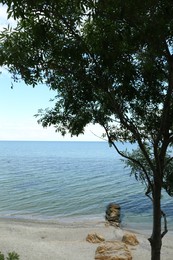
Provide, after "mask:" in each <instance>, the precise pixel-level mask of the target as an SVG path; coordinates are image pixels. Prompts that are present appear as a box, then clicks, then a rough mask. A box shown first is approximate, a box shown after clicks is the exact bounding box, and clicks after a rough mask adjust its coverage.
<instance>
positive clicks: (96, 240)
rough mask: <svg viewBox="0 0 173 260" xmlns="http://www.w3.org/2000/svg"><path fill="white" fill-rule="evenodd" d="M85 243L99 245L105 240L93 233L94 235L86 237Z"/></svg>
mask: <svg viewBox="0 0 173 260" xmlns="http://www.w3.org/2000/svg"><path fill="white" fill-rule="evenodd" d="M86 241H88V242H89V243H101V242H103V241H105V239H104V237H103V236H101V235H99V234H97V233H94V234H88V236H87V237H86Z"/></svg>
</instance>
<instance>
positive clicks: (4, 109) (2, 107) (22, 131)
mask: <svg viewBox="0 0 173 260" xmlns="http://www.w3.org/2000/svg"><path fill="white" fill-rule="evenodd" d="M8 22H10V23H11V24H13V23H14V22H13V20H12V19H11V20H10V21H7V19H6V8H5V7H3V6H2V5H0V30H2V29H3V27H5V26H6V25H7V24H8ZM0 71H2V74H0V140H20V141H22V140H26V141H100V140H101V139H100V138H99V137H100V136H101V135H102V133H103V129H102V128H101V127H100V126H98V125H95V126H93V125H89V126H87V127H86V130H85V134H84V135H79V136H78V137H73V138H72V137H71V136H70V135H66V136H65V137H62V136H61V134H60V133H57V132H55V128H54V127H48V128H43V127H42V126H41V125H39V124H38V123H37V119H36V118H35V117H34V115H35V114H37V112H38V109H40V108H43V109H45V108H47V107H52V106H53V104H52V103H51V102H50V99H52V98H53V97H54V96H55V95H56V93H55V92H54V91H51V90H49V88H48V87H47V86H46V85H38V86H36V87H35V88H33V87H32V86H28V85H26V84H25V83H24V82H20V83H13V89H12V88H11V83H12V82H13V81H12V79H11V75H10V74H9V73H8V72H7V71H6V70H5V69H4V68H0Z"/></svg>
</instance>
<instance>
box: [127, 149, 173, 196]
mask: <svg viewBox="0 0 173 260" xmlns="http://www.w3.org/2000/svg"><path fill="white" fill-rule="evenodd" d="M147 153H148V154H149V155H150V158H152V162H153V164H154V165H156V163H155V159H154V155H153V154H152V153H151V147H149V146H148V149H147ZM125 156H126V157H127V158H129V159H126V160H123V161H124V162H125V165H126V167H129V169H130V172H131V175H134V176H135V179H136V180H137V181H140V182H141V183H142V184H144V185H145V188H146V192H148V191H150V192H151V189H150V186H149V183H148V181H147V178H146V174H147V175H148V176H149V178H150V180H151V182H152V183H153V172H152V170H151V168H150V165H149V164H148V162H147V161H146V158H145V157H144V155H143V153H142V152H141V150H140V149H139V148H138V149H136V150H132V152H127V151H126V152H125ZM172 169H173V158H172V157H171V156H170V155H166V158H165V167H164V173H163V176H164V177H163V183H162V187H163V189H165V191H166V192H167V193H168V195H169V196H171V197H173V171H172Z"/></svg>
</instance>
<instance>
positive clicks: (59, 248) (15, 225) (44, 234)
mask: <svg viewBox="0 0 173 260" xmlns="http://www.w3.org/2000/svg"><path fill="white" fill-rule="evenodd" d="M0 232H1V236H0V251H1V252H2V253H4V254H5V255H6V254H7V252H12V251H15V252H17V253H18V254H19V255H20V260H32V259H34V260H47V259H50V260H92V259H94V257H95V250H96V248H97V247H98V244H91V243H88V242H87V241H86V237H87V235H88V234H89V233H98V234H100V235H102V236H103V237H105V239H106V240H121V238H122V236H123V234H124V233H125V232H126V230H125V229H124V228H121V229H120V228H117V229H116V228H114V227H111V226H106V225H105V222H104V221H96V220H95V221H83V222H79V223H72V221H71V222H69V223H68V222H62V223H61V222H51V221H28V220H19V219H4V218H3V219H0ZM130 232H134V233H135V234H136V236H137V239H138V240H139V245H138V246H135V247H134V248H133V249H132V250H131V253H132V256H133V260H139V259H140V260H149V259H150V245H149V242H148V240H147V238H148V237H149V236H150V233H151V231H150V230H130ZM172 241H173V232H172V231H171V232H168V234H167V235H166V236H165V237H164V239H163V247H162V259H163V260H172V255H173V243H172Z"/></svg>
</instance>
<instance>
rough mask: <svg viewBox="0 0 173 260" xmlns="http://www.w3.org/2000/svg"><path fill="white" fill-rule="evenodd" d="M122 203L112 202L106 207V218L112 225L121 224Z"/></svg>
mask: <svg viewBox="0 0 173 260" xmlns="http://www.w3.org/2000/svg"><path fill="white" fill-rule="evenodd" d="M120 209H121V207H120V205H119V204H114V203H110V204H109V205H108V206H107V208H106V215H105V219H106V220H107V221H108V222H109V224H110V225H113V226H116V227H119V225H120V222H121V220H120Z"/></svg>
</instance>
